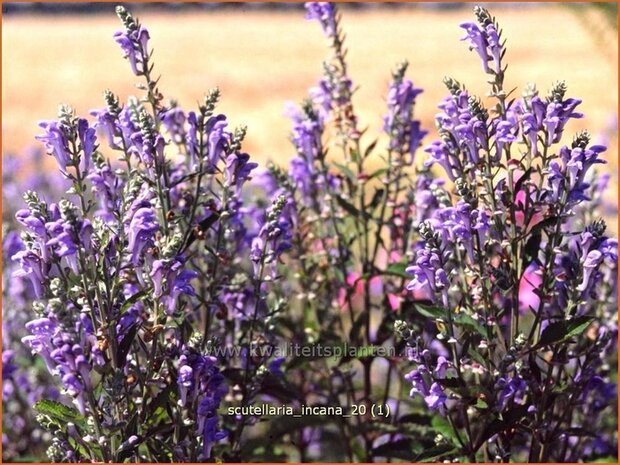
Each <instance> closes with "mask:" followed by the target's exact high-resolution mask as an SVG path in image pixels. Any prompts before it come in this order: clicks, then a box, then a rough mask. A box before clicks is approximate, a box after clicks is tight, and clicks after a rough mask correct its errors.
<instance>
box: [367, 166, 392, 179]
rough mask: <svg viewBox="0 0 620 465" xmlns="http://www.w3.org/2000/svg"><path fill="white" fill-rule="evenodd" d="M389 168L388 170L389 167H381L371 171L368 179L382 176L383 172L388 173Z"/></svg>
mask: <svg viewBox="0 0 620 465" xmlns="http://www.w3.org/2000/svg"><path fill="white" fill-rule="evenodd" d="M387 170H388V169H387V168H379V169H378V170H375V171H373V172H372V173H370V174H369V175H368V179H369V180H370V179H374V178H376V177H378V176H381V175H382V174H383V173H386V172H387Z"/></svg>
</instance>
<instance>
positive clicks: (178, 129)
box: [161, 107, 186, 144]
mask: <svg viewBox="0 0 620 465" xmlns="http://www.w3.org/2000/svg"><path fill="white" fill-rule="evenodd" d="M185 120H186V117H185V112H183V110H181V109H180V108H179V107H173V108H171V109H169V110H167V111H165V112H164V113H163V114H162V115H161V122H162V123H163V125H164V127H165V128H166V131H168V134H170V137H171V138H172V141H173V142H174V143H176V144H180V143H182V142H183V141H184V140H185Z"/></svg>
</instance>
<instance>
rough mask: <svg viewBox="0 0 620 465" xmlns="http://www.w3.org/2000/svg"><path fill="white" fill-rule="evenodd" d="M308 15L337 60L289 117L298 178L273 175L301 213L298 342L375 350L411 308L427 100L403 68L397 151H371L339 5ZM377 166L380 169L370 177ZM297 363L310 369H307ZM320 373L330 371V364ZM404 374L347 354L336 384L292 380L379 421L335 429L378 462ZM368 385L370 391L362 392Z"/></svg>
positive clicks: (387, 120) (360, 455)
mask: <svg viewBox="0 0 620 465" xmlns="http://www.w3.org/2000/svg"><path fill="white" fill-rule="evenodd" d="M306 8H307V11H308V13H307V16H306V17H307V18H308V19H311V20H316V21H317V22H319V24H320V26H321V28H322V30H323V33H324V35H325V37H326V38H327V41H328V43H329V46H330V50H331V54H330V56H329V58H328V59H327V60H326V61H325V63H324V64H323V71H324V74H323V77H322V78H321V79H320V80H319V83H318V85H317V86H316V87H314V88H312V89H310V95H309V98H308V99H307V100H305V101H304V102H303V103H302V105H301V106H300V107H299V108H296V107H291V109H290V111H289V113H290V117H291V119H292V123H293V133H292V137H291V140H292V143H293V146H294V148H295V151H296V154H295V156H294V158H293V159H292V161H291V163H290V166H289V169H288V172H285V171H284V170H282V169H281V168H278V167H275V166H274V167H272V175H273V177H274V181H275V183H276V185H277V188H278V189H279V191H280V192H282V191H283V192H285V193H286V195H289V196H290V197H291V198H292V201H293V205H294V208H295V211H296V226H297V228H296V231H295V232H294V233H293V238H292V239H293V250H292V255H293V257H292V261H291V264H290V267H292V270H291V273H292V275H290V278H289V279H290V280H295V281H296V287H297V288H298V292H299V301H298V302H297V303H296V305H295V312H296V313H295V314H296V315H299V316H298V317H297V318H296V319H295V327H296V329H295V331H294V332H293V339H294V340H295V341H299V342H300V343H305V344H308V343H313V342H317V341H319V342H324V341H333V340H337V341H341V342H345V343H347V344H350V345H352V346H357V347H368V348H371V347H373V346H380V345H382V344H388V345H391V344H392V343H393V339H392V338H391V330H390V329H388V328H390V327H391V325H392V324H393V322H394V320H395V319H396V313H397V312H398V311H399V309H400V307H401V294H402V292H401V290H400V288H401V287H402V285H403V282H404V279H405V277H406V275H405V273H404V262H403V261H402V259H403V257H404V256H405V254H406V253H407V250H408V248H409V245H408V244H409V239H410V238H409V232H410V230H411V219H410V213H411V211H412V208H413V202H414V198H413V196H412V195H410V194H409V193H408V192H407V189H408V187H409V186H410V184H411V179H412V178H411V176H412V175H413V163H414V158H415V154H416V151H417V149H418V148H419V146H420V143H421V140H422V139H423V137H424V136H425V134H426V131H424V130H422V129H421V127H420V122H419V121H418V120H416V119H415V116H414V106H415V102H416V98H417V96H418V95H419V94H420V93H421V92H422V91H421V89H418V88H416V87H415V86H414V85H413V83H412V82H411V81H410V80H409V79H407V78H406V77H405V73H406V69H407V63H406V62H405V63H401V64H399V65H397V67H396V70H395V71H394V73H393V75H392V82H391V83H390V86H389V88H388V89H387V114H386V116H385V117H384V119H383V124H382V129H383V131H384V134H383V137H384V138H385V139H386V143H385V145H383V147H381V148H379V147H380V146H379V145H378V143H377V142H370V143H365V142H364V141H363V137H362V131H360V129H359V121H358V116H357V114H356V112H355V110H354V104H353V93H354V85H353V82H352V80H351V78H350V76H349V74H348V66H347V60H346V46H345V43H344V42H345V41H344V33H343V32H342V28H341V18H340V14H339V13H338V10H337V8H336V6H335V5H334V4H331V3H308V4H306ZM379 151H380V152H381V153H380V154H379ZM376 161H378V162H379V164H380V167H378V168H374V169H370V168H369V165H370V164H371V163H373V162H376ZM295 281H294V282H295ZM292 363H301V364H302V366H304V365H307V366H310V365H308V364H307V363H304V362H303V360H299V361H293V362H292ZM313 364H315V365H318V366H321V367H323V368H322V370H329V369H330V365H329V363H327V362H326V361H325V360H317V361H313ZM396 369H397V367H396V365H395V360H392V359H389V358H383V357H378V356H376V355H375V354H374V353H373V352H372V351H371V352H370V353H369V354H367V355H362V356H360V357H350V356H348V355H347V356H345V357H343V358H342V359H341V360H340V363H339V364H338V368H335V369H333V372H332V374H331V375H330V376H328V377H327V379H326V378H325V375H324V373H323V372H322V371H321V370H318V371H317V373H316V374H315V375H311V374H309V373H304V374H303V375H301V376H300V375H298V376H296V375H295V374H291V376H290V377H289V379H290V381H291V382H293V383H294V384H295V385H296V386H297V389H298V391H300V392H301V393H302V397H303V399H304V403H313V402H317V401H318V400H313V398H314V391H313V390H314V388H313V386H315V385H316V384H317V383H327V385H328V386H329V388H328V389H329V398H330V399H331V401H330V403H334V404H335V405H341V406H343V407H345V408H348V405H351V404H363V406H364V407H363V408H364V411H367V412H368V415H366V416H365V417H364V418H365V419H364V420H363V419H362V418H361V417H359V416H358V417H353V418H351V419H347V418H336V419H333V423H334V428H336V429H337V431H338V434H339V436H340V437H342V438H343V440H344V451H343V452H344V454H345V457H346V458H348V459H349V460H356V459H357V460H366V461H370V460H373V459H374V457H375V452H374V449H375V447H376V445H375V441H374V438H376V437H377V435H378V434H379V433H378V431H380V428H381V423H382V421H381V420H379V419H377V420H375V421H372V422H370V423H367V425H366V427H364V424H363V421H368V420H369V419H370V410H371V409H372V407H373V405H375V404H381V405H386V404H387V402H388V400H390V399H391V396H392V394H391V391H392V387H391V386H390V383H391V382H392V378H393V377H394V374H395V370H396ZM380 370H383V372H384V375H383V377H382V378H380V375H379V374H378V373H380ZM386 371H387V376H385V372H386ZM358 383H361V388H359V389H358V388H356V387H354V386H356V385H358ZM302 426H303V425H302ZM315 431H316V428H314V427H312V426H310V427H303V428H301V430H300V431H299V433H298V439H297V444H298V450H299V454H300V457H302V458H306V457H308V454H309V453H310V450H311V444H310V443H309V442H308V440H307V438H308V437H312V435H313V434H314V432H315ZM379 435H380V434H379ZM360 447H361V449H360Z"/></svg>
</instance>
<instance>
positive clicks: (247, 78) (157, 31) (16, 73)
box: [2, 4, 618, 172]
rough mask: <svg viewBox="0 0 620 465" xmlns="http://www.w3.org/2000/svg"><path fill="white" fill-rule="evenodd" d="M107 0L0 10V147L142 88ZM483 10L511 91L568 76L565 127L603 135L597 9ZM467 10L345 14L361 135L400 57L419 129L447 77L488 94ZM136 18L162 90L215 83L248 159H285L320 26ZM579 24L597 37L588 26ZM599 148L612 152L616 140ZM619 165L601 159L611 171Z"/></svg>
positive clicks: (181, 93) (176, 94) (187, 96)
mask: <svg viewBox="0 0 620 465" xmlns="http://www.w3.org/2000/svg"><path fill="white" fill-rule="evenodd" d="M112 6H113V5H112V4H111V5H110V13H109V14H103V15H96V16H77V15H74V16H13V17H5V19H4V21H3V25H2V26H3V27H2V65H3V69H4V71H3V75H2V94H3V102H2V116H3V118H2V120H3V123H2V124H3V126H2V141H3V150H4V151H11V152H17V151H20V150H22V149H24V148H25V147H26V146H28V145H30V144H33V143H35V141H34V140H33V137H34V135H35V134H37V133H38V128H37V121H38V120H40V119H47V118H52V117H54V116H55V114H56V109H57V106H58V104H59V103H60V102H66V103H69V104H71V105H72V106H74V107H75V108H76V109H77V110H78V111H79V112H80V113H85V112H87V111H88V110H89V109H92V108H96V107H99V106H102V104H103V102H102V97H101V95H102V91H103V90H104V89H106V88H109V89H111V90H113V91H114V92H116V93H118V94H120V96H121V97H122V98H126V97H127V96H128V95H130V94H136V93H137V92H139V91H138V90H137V89H136V88H135V87H134V84H135V83H136V82H137V78H135V77H134V76H133V75H132V74H131V72H130V70H129V65H128V64H127V63H126V62H125V61H124V60H123V59H122V58H121V52H120V49H119V48H118V47H117V45H116V44H115V42H114V41H113V40H112V34H113V33H114V32H115V31H116V30H118V29H119V23H118V20H117V19H116V17H115V15H114V13H113V11H112ZM492 10H493V8H492ZM493 11H494V13H495V14H496V15H497V16H498V19H499V21H500V23H501V25H502V26H503V28H504V32H505V37H506V38H507V39H508V54H507V61H508V62H509V63H510V66H509V70H508V78H507V83H508V86H509V88H512V87H518V88H519V90H518V93H520V91H521V89H522V88H523V86H524V85H525V84H526V83H527V82H535V83H537V85H538V88H539V89H540V90H541V92H542V93H543V94H544V93H546V92H547V90H548V89H549V87H550V86H551V84H552V83H553V82H554V81H556V80H558V79H564V80H566V82H567V84H568V87H569V94H570V95H571V96H579V97H581V98H583V100H584V103H583V105H582V107H581V109H582V111H584V112H585V113H586V115H587V118H586V119H584V120H581V121H580V122H579V127H577V126H573V127H569V129H568V130H569V131H575V130H577V129H580V128H582V127H588V128H589V129H590V130H591V132H592V133H593V134H600V133H602V132H604V131H605V130H606V128H608V126H609V125H610V120H611V119H612V117H613V115H614V114H615V112H616V109H617V101H618V100H617V99H618V96H617V78H618V76H617V68H618V66H617V65H618V63H617V48H616V47H615V45H613V46H612V48H605V46H604V45H609V44H615V43H616V41H615V38H614V37H609V31H606V32H605V28H603V27H602V21H601V19H600V18H599V17H597V16H596V15H595V14H594V13H592V14H588V15H586V16H584V17H582V18H581V19H580V18H578V17H577V15H576V14H574V13H573V12H571V11H569V10H568V9H566V8H561V7H555V6H544V7H540V8H526V9H515V8H504V7H501V8H500V7H499V6H498V7H496V8H495V9H494V10H493ZM470 17H471V13H470V11H469V10H467V9H462V10H458V11H437V10H420V9H398V10H386V9H378V10H370V11H352V10H348V9H347V10H345V11H344V21H343V26H344V29H345V31H346V33H347V41H348V47H349V50H350V53H349V60H350V70H351V75H352V77H353V79H354V82H355V83H356V84H357V85H359V86H360V89H359V91H358V93H357V94H356V105H357V108H358V110H359V112H360V114H361V119H362V123H363V125H367V126H369V127H370V130H371V133H375V134H376V133H378V132H379V131H380V127H381V116H382V114H383V113H384V107H385V105H384V99H385V97H384V96H385V93H386V88H387V85H388V82H389V77H390V70H391V69H392V68H393V66H394V64H395V63H396V62H398V61H400V60H402V59H407V60H408V61H409V62H410V72H409V75H410V77H411V78H412V79H413V80H414V83H415V84H416V85H418V86H422V87H423V88H424V89H426V91H425V93H424V94H422V96H421V97H420V99H419V104H418V107H417V113H418V115H419V116H420V117H421V119H422V120H423V123H424V125H425V126H426V127H427V128H432V127H433V115H434V113H435V108H436V104H437V102H438V101H439V100H440V99H441V98H442V97H443V96H444V95H445V93H446V91H445V89H444V87H443V85H442V84H441V80H442V78H443V77H444V76H446V75H448V76H452V77H454V78H456V79H458V80H459V81H461V82H463V83H465V84H466V85H467V87H468V88H469V89H471V90H472V91H474V92H476V93H479V94H484V92H486V89H485V88H484V81H485V79H484V76H483V74H482V71H481V66H480V64H479V61H478V58H477V55H476V54H475V53H474V52H471V53H470V52H468V50H467V45H466V44H465V43H464V42H461V41H460V40H459V39H460V38H461V36H462V35H463V34H462V30H461V29H460V28H459V27H458V24H459V23H460V22H461V21H465V20H469V19H470ZM140 19H141V21H142V22H143V23H144V24H146V25H147V26H148V27H149V29H150V31H151V37H152V41H151V43H152V45H153V46H154V49H155V62H156V73H159V74H161V75H162V76H163V77H162V80H161V89H162V91H163V92H164V94H165V95H166V97H168V98H176V99H177V100H178V101H179V102H180V104H181V105H183V106H184V107H186V108H189V107H192V106H195V103H196V102H197V101H198V100H200V99H201V98H202V95H203V94H204V92H205V91H206V90H208V89H209V88H211V87H213V86H216V85H217V86H219V87H220V88H221V90H222V92H223V99H222V104H221V110H222V111H224V112H226V113H227V114H228V115H229V118H230V120H231V121H232V123H233V124H234V125H236V124H247V125H248V127H249V134H248V137H247V142H246V145H245V147H246V149H247V150H248V151H249V152H250V153H251V154H252V156H253V157H255V158H256V159H258V160H266V159H272V160H275V161H280V162H282V161H285V160H286V159H287V158H288V157H289V156H290V155H291V153H292V151H291V148H290V145H289V143H288V140H287V137H288V132H289V123H288V121H287V120H286V118H285V117H284V116H283V110H284V104H285V102H286V101H300V100H301V99H302V98H303V97H304V96H305V95H306V89H307V88H308V87H310V86H312V85H314V84H315V82H316V81H317V79H318V78H319V75H320V73H321V62H322V60H323V58H324V57H325V56H326V53H327V51H326V48H325V46H326V42H325V40H324V39H323V37H322V34H321V32H320V30H319V26H318V25H317V24H315V23H310V22H307V21H305V20H304V19H303V13H302V12H300V11H298V12H259V11H245V12H239V11H237V12H235V13H230V12H228V13H227V12H221V11H220V12H192V13H174V12H173V13H163V12H160V11H158V12H143V13H142V14H141V15H140ZM586 23H589V24H590V25H591V27H593V28H594V29H596V30H598V31H599V33H597V34H592V33H591V32H589V31H587V29H586V28H585V27H584V26H585V24H586ZM601 31H603V32H601ZM601 34H602V35H601ZM605 34H607V36H605ZM432 134H433V133H432ZM427 140H430V139H427ZM609 158H610V159H612V160H614V161H615V160H616V159H617V151H616V150H615V149H613V150H611V151H610V153H609ZM608 166H609V165H608ZM615 166H616V164H615V163H614V164H613V165H611V166H609V167H610V168H611V169H612V170H613V171H614V172H615Z"/></svg>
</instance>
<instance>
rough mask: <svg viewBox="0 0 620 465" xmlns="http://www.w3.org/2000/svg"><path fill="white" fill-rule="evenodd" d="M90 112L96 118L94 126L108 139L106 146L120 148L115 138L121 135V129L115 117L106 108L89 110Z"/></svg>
mask: <svg viewBox="0 0 620 465" xmlns="http://www.w3.org/2000/svg"><path fill="white" fill-rule="evenodd" d="M90 114H91V115H93V116H94V117H96V118H97V121H96V122H95V125H94V127H95V129H97V130H99V131H101V132H102V133H103V134H104V136H105V138H106V139H107V141H108V146H109V147H110V148H112V149H115V150H120V149H121V147H120V145H119V144H118V143H117V141H116V138H117V137H119V136H120V135H121V133H122V132H121V131H122V130H121V128H120V127H119V126H118V122H117V117H116V116H114V115H113V114H112V113H110V110H109V109H108V108H102V109H100V110H91V112H90Z"/></svg>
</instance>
